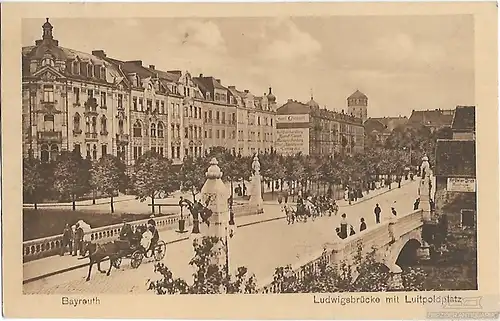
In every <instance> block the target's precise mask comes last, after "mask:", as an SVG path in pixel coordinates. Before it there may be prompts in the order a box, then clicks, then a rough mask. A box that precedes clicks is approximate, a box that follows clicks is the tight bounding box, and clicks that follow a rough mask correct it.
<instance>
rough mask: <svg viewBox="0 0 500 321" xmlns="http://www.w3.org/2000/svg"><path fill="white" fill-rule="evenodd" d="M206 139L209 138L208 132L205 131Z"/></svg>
mask: <svg viewBox="0 0 500 321" xmlns="http://www.w3.org/2000/svg"><path fill="white" fill-rule="evenodd" d="M205 138H208V132H207V131H206V130H205Z"/></svg>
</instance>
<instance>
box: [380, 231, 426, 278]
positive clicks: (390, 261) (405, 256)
mask: <svg viewBox="0 0 500 321" xmlns="http://www.w3.org/2000/svg"><path fill="white" fill-rule="evenodd" d="M422 243H423V241H422V229H421V228H418V229H415V230H413V231H410V232H409V233H407V234H405V235H401V236H400V237H399V238H398V239H397V240H396V241H395V242H394V243H392V244H391V245H389V246H388V249H387V253H386V255H385V257H384V259H383V263H384V264H385V265H386V266H387V267H388V268H389V269H390V270H391V272H392V273H401V271H402V270H401V266H400V265H399V264H402V263H405V261H406V260H411V259H412V257H413V258H415V257H416V256H417V255H418V249H419V248H420V247H421V246H422Z"/></svg>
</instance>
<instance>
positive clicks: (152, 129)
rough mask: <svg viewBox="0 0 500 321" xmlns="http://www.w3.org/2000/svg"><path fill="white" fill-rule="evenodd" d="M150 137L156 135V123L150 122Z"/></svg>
mask: <svg viewBox="0 0 500 321" xmlns="http://www.w3.org/2000/svg"><path fill="white" fill-rule="evenodd" d="M151 137H156V125H155V124H154V123H153V124H151Z"/></svg>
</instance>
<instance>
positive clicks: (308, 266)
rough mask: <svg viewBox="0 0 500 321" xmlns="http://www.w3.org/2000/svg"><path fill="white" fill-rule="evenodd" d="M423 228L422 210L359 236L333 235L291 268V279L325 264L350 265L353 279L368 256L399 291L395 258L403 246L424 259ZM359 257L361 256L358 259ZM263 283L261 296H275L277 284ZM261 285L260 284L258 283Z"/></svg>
mask: <svg viewBox="0 0 500 321" xmlns="http://www.w3.org/2000/svg"><path fill="white" fill-rule="evenodd" d="M423 226H424V211H423V210H422V209H419V210H415V211H412V212H410V213H407V214H405V215H402V216H397V217H392V218H391V220H389V221H386V222H382V223H380V224H377V225H375V226H372V227H370V228H368V229H366V230H364V231H362V232H360V233H357V234H355V235H353V236H350V237H347V238H346V239H340V238H338V237H337V236H336V235H335V236H334V237H335V238H336V240H335V241H333V242H332V243H327V244H325V247H324V249H322V250H320V251H318V252H317V253H316V254H315V255H313V256H312V257H310V258H308V259H307V261H306V262H307V263H306V262H304V261H303V262H299V263H298V264H295V265H292V270H293V273H294V275H295V277H296V278H297V279H299V280H302V279H303V278H305V277H306V276H307V274H308V273H314V274H317V273H319V272H320V269H321V266H322V265H324V264H325V263H326V264H329V265H330V266H333V267H334V268H335V269H338V270H340V268H341V266H342V265H344V263H345V264H346V265H347V266H350V268H351V273H352V276H353V279H354V280H355V279H356V278H357V277H358V275H359V273H358V272H357V269H356V268H357V265H359V259H361V260H362V259H363V258H366V256H367V255H368V254H370V253H373V254H374V258H375V260H376V261H377V262H378V263H382V264H384V265H385V266H387V268H388V269H389V271H390V272H391V284H390V287H391V288H392V289H398V288H401V286H402V282H401V272H402V269H401V267H399V266H398V265H397V261H398V257H399V255H400V254H401V252H402V250H403V248H405V246H406V245H409V244H411V245H415V246H414V247H413V246H410V247H409V248H412V249H414V250H415V251H416V252H417V253H415V254H417V255H419V256H421V257H428V255H429V247H428V245H427V244H426V243H425V242H424V241H423V240H422V228H423ZM360 256H361V257H360ZM266 281H267V282H263V284H267V285H264V286H263V287H261V288H260V292H261V293H276V292H281V291H280V284H277V283H276V282H272V279H269V280H266ZM261 284H262V283H261Z"/></svg>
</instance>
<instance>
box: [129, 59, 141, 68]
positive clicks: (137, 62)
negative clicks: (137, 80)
mask: <svg viewBox="0 0 500 321" xmlns="http://www.w3.org/2000/svg"><path fill="white" fill-rule="evenodd" d="M127 62H128V63H130V64H134V65H137V66H139V67H141V66H142V60H129V61H127Z"/></svg>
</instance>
